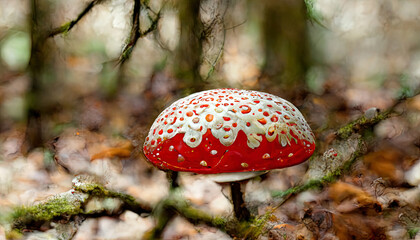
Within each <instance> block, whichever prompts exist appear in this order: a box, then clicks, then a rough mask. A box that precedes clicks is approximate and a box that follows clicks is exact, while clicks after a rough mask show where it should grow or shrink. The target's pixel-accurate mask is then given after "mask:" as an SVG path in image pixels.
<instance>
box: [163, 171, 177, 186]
mask: <svg viewBox="0 0 420 240" xmlns="http://www.w3.org/2000/svg"><path fill="white" fill-rule="evenodd" d="M166 178H167V179H168V181H169V184H170V185H169V186H170V189H175V188H177V187H179V184H178V172H176V171H171V170H168V171H167V172H166Z"/></svg>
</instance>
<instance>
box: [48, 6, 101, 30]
mask: <svg viewBox="0 0 420 240" xmlns="http://www.w3.org/2000/svg"><path fill="white" fill-rule="evenodd" d="M102 1H103V0H93V1H91V2H90V3H89V4H88V5H86V7H85V8H84V9H83V10H82V12H80V13H79V15H78V16H77V18H76V19H74V20H72V21H70V22H67V23H65V24H63V25H61V26H60V27H58V28H55V29H53V30H51V31H50V32H49V33H48V37H54V36H55V35H58V34H63V33H67V32H69V31H70V30H71V29H72V28H73V27H74V26H75V25H76V24H77V23H78V22H79V21H80V20H82V18H83V17H84V16H86V14H87V13H89V12H90V10H92V8H93V7H94V6H95V5H97V4H99V3H101V2H102Z"/></svg>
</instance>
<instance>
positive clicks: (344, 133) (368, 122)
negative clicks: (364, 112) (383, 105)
mask: <svg viewBox="0 0 420 240" xmlns="http://www.w3.org/2000/svg"><path fill="white" fill-rule="evenodd" d="M391 113H393V109H389V110H387V111H383V112H381V113H378V114H377V115H376V116H375V117H373V118H366V117H365V116H361V117H360V118H358V119H356V120H354V121H352V122H350V123H349V124H347V125H345V126H343V127H341V128H340V129H338V130H337V132H336V135H337V137H339V138H341V139H347V138H349V137H350V136H351V135H352V134H353V133H357V132H363V131H365V130H367V129H370V128H372V127H373V126H375V125H376V124H378V123H379V122H380V121H382V120H385V119H387V118H389V117H391Z"/></svg>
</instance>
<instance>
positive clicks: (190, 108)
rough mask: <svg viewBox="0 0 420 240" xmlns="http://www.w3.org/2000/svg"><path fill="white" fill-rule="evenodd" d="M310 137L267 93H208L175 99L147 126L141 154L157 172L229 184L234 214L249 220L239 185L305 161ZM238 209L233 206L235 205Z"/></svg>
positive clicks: (293, 113)
mask: <svg viewBox="0 0 420 240" xmlns="http://www.w3.org/2000/svg"><path fill="white" fill-rule="evenodd" d="M314 150H315V140H314V134H313V133H312V131H311V129H310V127H309V125H308V124H307V122H306V121H305V119H304V117H303V116H302V114H301V113H300V112H299V110H298V109H297V108H296V107H295V106H294V105H293V104H291V103H290V102H288V101H286V100H284V99H282V98H280V97H277V96H275V95H272V94H269V93H263V92H258V91H249V90H239V89H214V90H208V91H203V92H198V93H195V94H192V95H189V96H187V97H185V98H182V99H179V100H178V101H176V102H174V103H173V104H172V105H170V106H169V107H168V108H166V109H165V110H164V111H163V112H162V113H160V115H159V116H158V117H157V118H156V120H155V122H154V123H153V125H152V127H151V129H150V132H149V134H148V136H147V137H146V141H145V143H144V147H143V151H144V154H145V156H146V157H147V159H148V161H150V162H151V163H152V164H153V165H154V166H156V167H157V168H159V169H161V170H172V171H180V172H194V173H198V174H207V175H208V176H212V177H213V178H214V180H215V181H216V182H232V183H231V190H232V201H233V203H234V211H235V215H236V216H237V217H238V218H239V219H240V220H241V219H246V218H247V217H249V212H247V210H246V208H244V207H241V206H240V205H243V199H242V193H238V191H240V185H239V183H238V182H239V181H241V180H245V179H249V178H252V177H254V176H257V175H259V174H263V173H265V172H266V171H268V170H271V169H277V168H285V167H289V166H292V165H296V164H299V163H302V162H303V161H305V160H307V159H308V158H309V157H310V156H311V155H312V153H313V152H314ZM235 204H236V205H239V206H235Z"/></svg>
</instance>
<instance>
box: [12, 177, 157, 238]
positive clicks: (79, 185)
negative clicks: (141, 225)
mask: <svg viewBox="0 0 420 240" xmlns="http://www.w3.org/2000/svg"><path fill="white" fill-rule="evenodd" d="M83 181H85V179H80V177H77V178H75V179H74V180H73V183H74V188H73V189H71V190H70V191H68V192H65V193H61V194H58V195H56V196H53V197H51V198H49V199H47V200H45V201H43V202H40V203H38V204H36V205H33V206H20V207H16V208H15V209H14V211H13V213H12V214H11V215H10V222H11V228H12V230H18V231H22V230H26V229H41V227H42V228H49V227H50V223H51V222H58V221H70V220H73V219H74V218H75V217H76V216H83V217H90V218H92V217H100V216H109V215H114V216H115V215H120V214H121V213H123V212H124V211H125V210H130V211H133V212H135V213H137V214H139V215H141V214H144V213H147V214H148V213H151V211H152V210H151V209H152V208H151V207H150V206H148V205H147V204H145V203H141V202H139V201H137V200H135V199H134V197H132V196H131V195H128V194H125V193H120V192H117V191H113V190H109V189H106V188H105V187H104V186H102V185H100V184H98V183H94V182H88V183H86V182H83ZM92 198H98V199H105V198H113V199H118V200H119V201H120V202H121V204H120V206H119V207H118V208H117V210H118V211H113V212H112V213H110V212H109V211H106V210H104V209H96V210H93V211H87V210H86V209H85V207H86V205H87V204H88V202H89V200H90V199H92Z"/></svg>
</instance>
